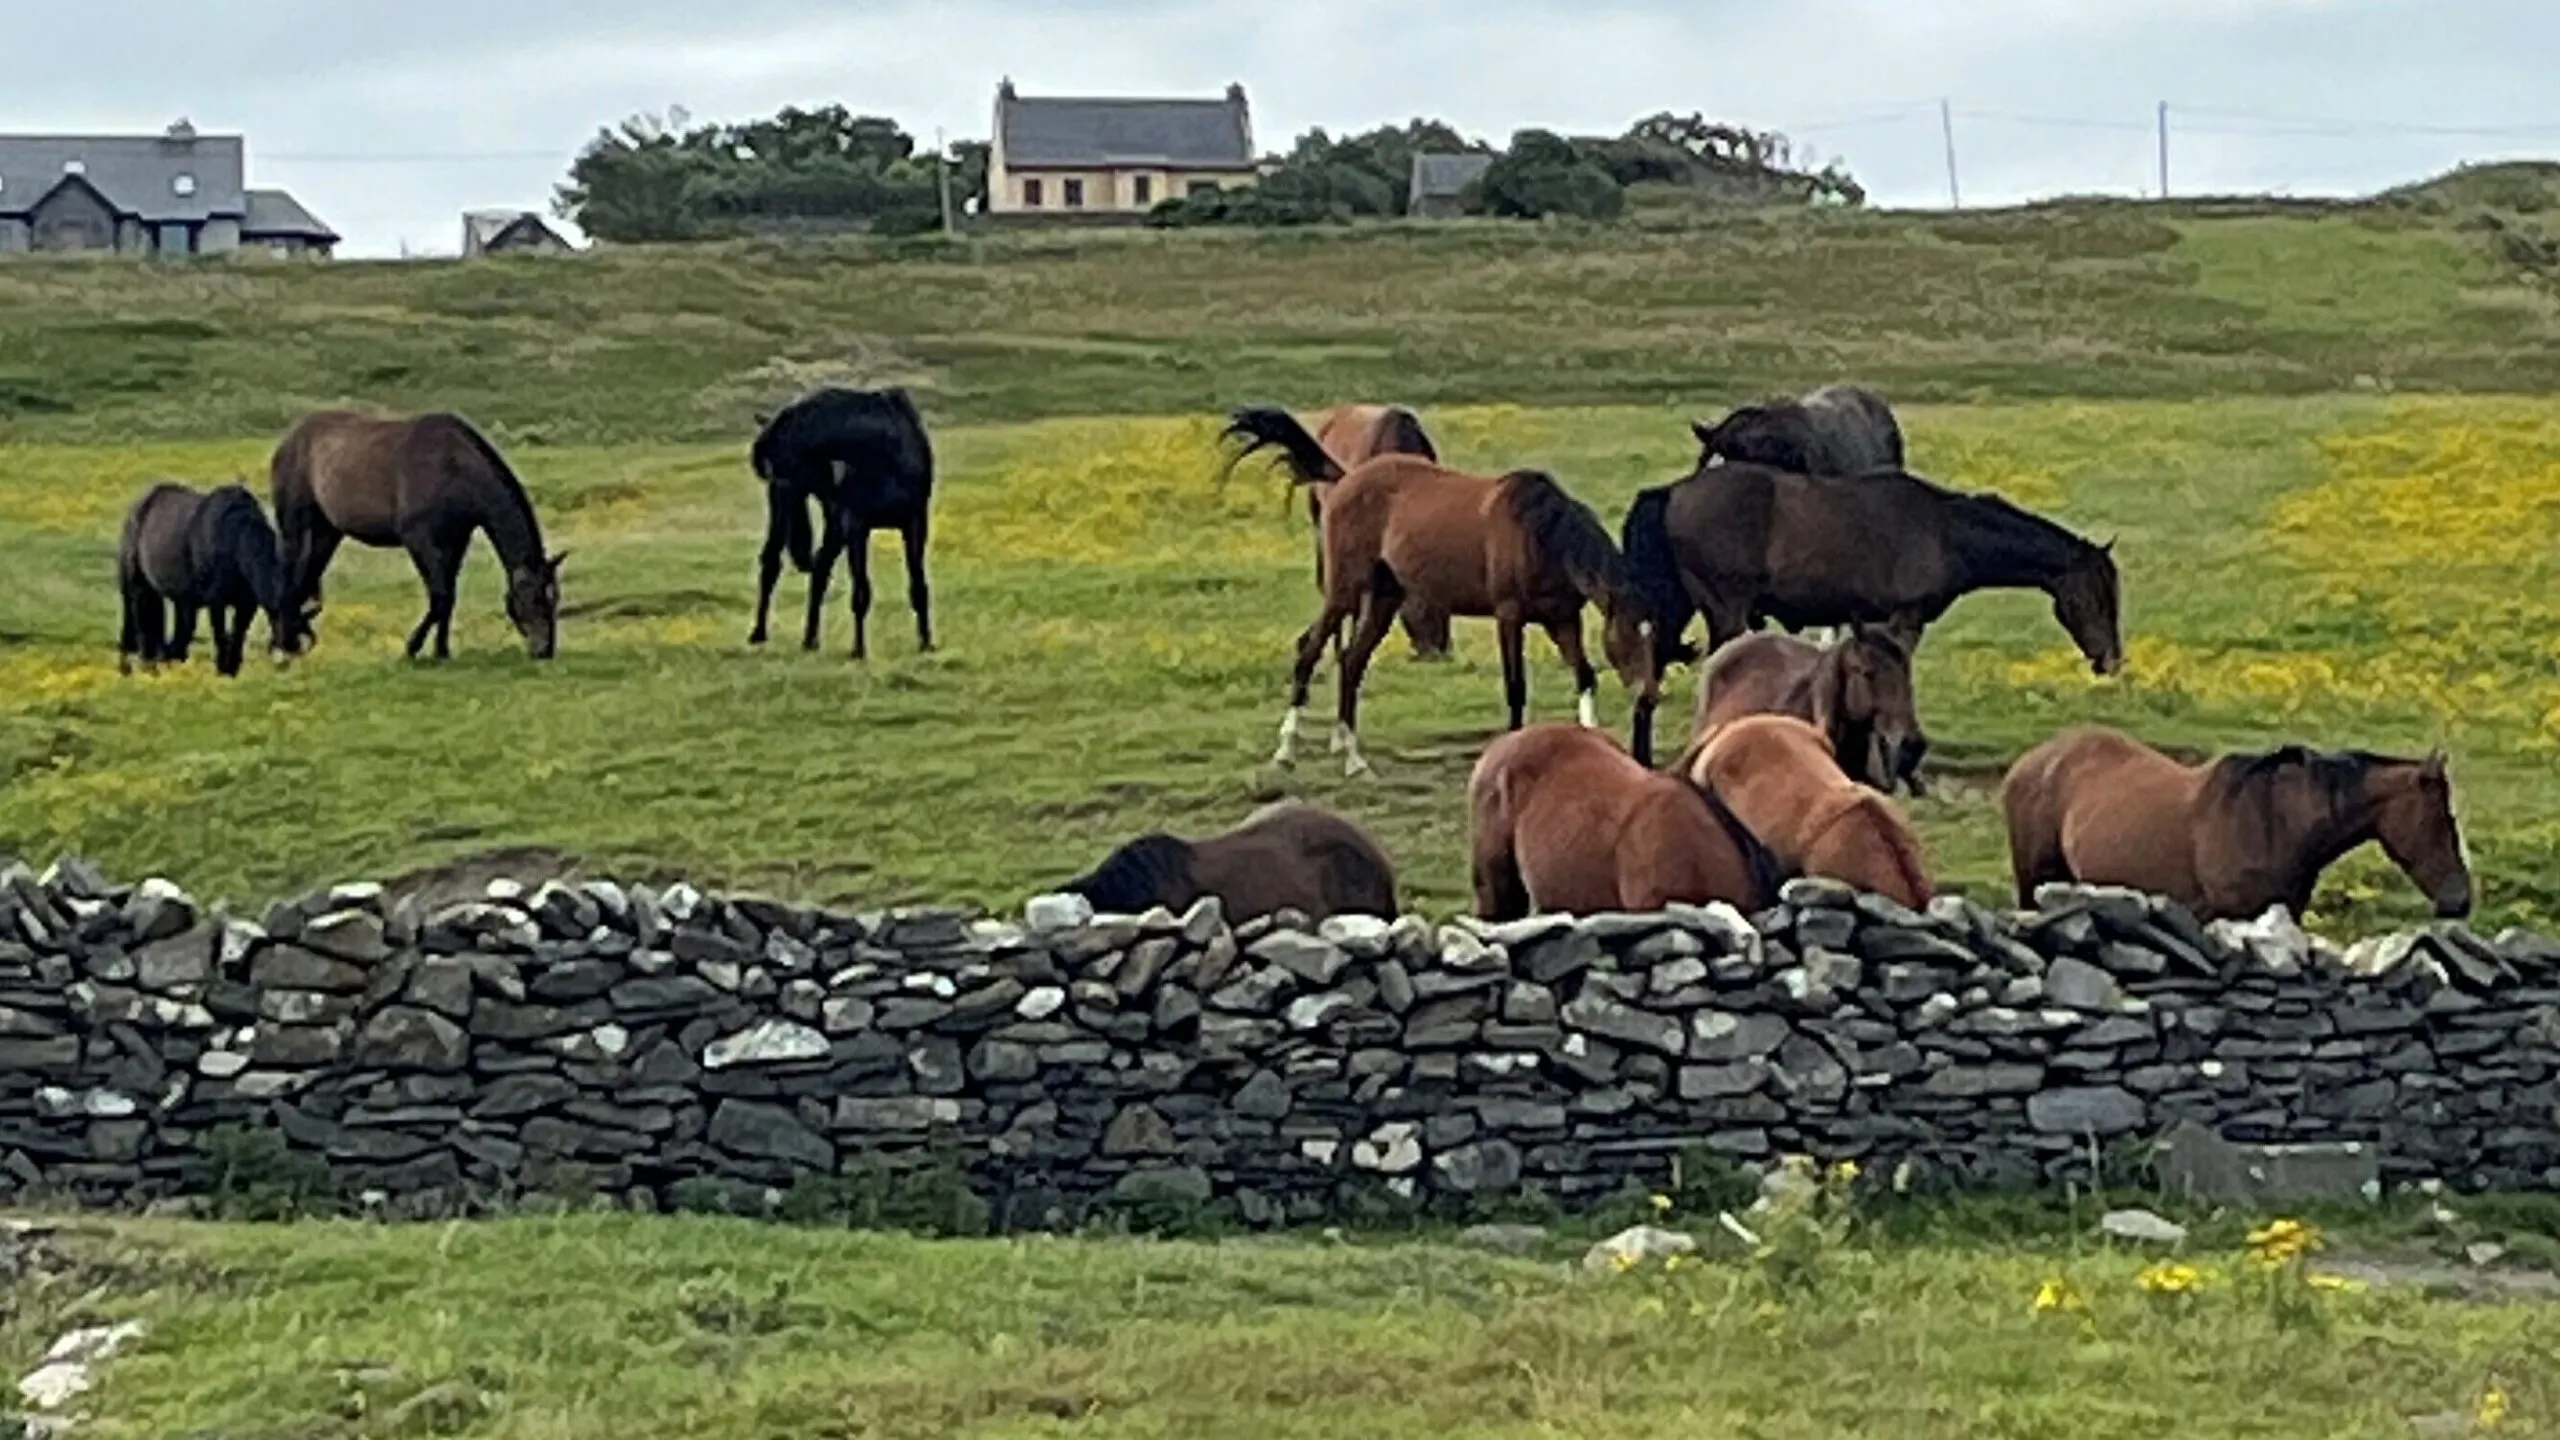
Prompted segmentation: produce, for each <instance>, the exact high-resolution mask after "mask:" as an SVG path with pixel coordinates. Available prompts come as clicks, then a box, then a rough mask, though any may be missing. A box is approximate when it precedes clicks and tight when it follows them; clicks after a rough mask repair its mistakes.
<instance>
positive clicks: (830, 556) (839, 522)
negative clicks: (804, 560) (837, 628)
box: [800, 500, 844, 650]
mask: <svg viewBox="0 0 2560 1440" xmlns="http://www.w3.org/2000/svg"><path fill="white" fill-rule="evenodd" d="M818 513H819V514H820V515H822V516H824V517H825V524H824V525H823V527H822V528H821V529H820V531H819V536H818V553H817V554H815V555H813V556H811V557H810V558H809V619H808V623H807V624H805V625H803V626H802V627H801V628H800V648H801V649H803V650H815V649H817V648H818V617H819V616H820V615H821V614H823V613H824V612H825V610H826V608H827V582H828V581H829V580H831V579H833V578H834V576H835V568H836V557H837V556H839V555H842V554H843V553H844V516H843V515H842V514H841V513H839V512H838V511H837V509H836V507H835V506H834V505H833V504H832V503H830V502H828V501H825V500H820V501H819V502H818Z"/></svg>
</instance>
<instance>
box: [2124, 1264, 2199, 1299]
mask: <svg viewBox="0 0 2560 1440" xmlns="http://www.w3.org/2000/svg"><path fill="white" fill-rule="evenodd" d="M2134 1283H2135V1284H2137V1285H2140V1286H2141V1287H2142V1288H2143V1289H2145V1290H2147V1291H2149V1292H2151V1293H2152V1294H2154V1295H2185V1294H2189V1293H2192V1292H2193V1291H2194V1290H2195V1289H2196V1287H2198V1286H2200V1285H2202V1284H2203V1283H2204V1277H2203V1276H2202V1275H2200V1274H2198V1273H2197V1271H2196V1267H2194V1266H2193V1265H2186V1264H2181V1263H2179V1262H2176V1261H2172V1260H2163V1261H2161V1262H2160V1263H2159V1264H2157V1265H2153V1266H2151V1267H2150V1268H2148V1269H2146V1270H2144V1271H2143V1272H2142V1273H2141V1274H2140V1275H2138V1276H2136V1277H2134Z"/></svg>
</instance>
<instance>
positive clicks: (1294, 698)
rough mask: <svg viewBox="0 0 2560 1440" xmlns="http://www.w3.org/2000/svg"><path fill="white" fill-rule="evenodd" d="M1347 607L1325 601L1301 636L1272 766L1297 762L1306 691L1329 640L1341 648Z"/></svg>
mask: <svg viewBox="0 0 2560 1440" xmlns="http://www.w3.org/2000/svg"><path fill="white" fill-rule="evenodd" d="M1349 616H1350V610H1349V609H1348V607H1346V606H1343V605H1340V604H1337V603H1336V602H1334V601H1333V600H1330V599H1328V600H1326V601H1325V606H1324V611H1323V613H1321V614H1319V615H1318V616H1316V621H1315V623H1314V624H1312V625H1309V626H1308V627H1307V628H1306V631H1305V632H1304V633H1303V634H1301V635H1299V636H1298V658H1297V661H1296V662H1295V664H1294V666H1293V667H1292V669H1291V670H1290V672H1289V709H1288V711H1287V712H1286V713H1284V714H1283V715H1282V716H1281V717H1280V748H1279V749H1277V750H1274V751H1272V752H1271V763H1272V764H1274V765H1281V766H1288V765H1295V764H1297V763H1298V727H1299V724H1300V722H1302V721H1303V720H1304V719H1305V718H1306V714H1307V688H1308V685H1309V683H1310V682H1312V681H1313V680H1314V679H1315V673H1316V666H1317V665H1318V664H1319V663H1321V662H1322V661H1323V659H1324V647H1325V645H1326V643H1327V642H1328V641H1330V642H1334V644H1335V648H1336V649H1337V650H1338V649H1339V648H1340V638H1341V635H1342V622H1343V621H1344V620H1345V619H1347V618H1349Z"/></svg>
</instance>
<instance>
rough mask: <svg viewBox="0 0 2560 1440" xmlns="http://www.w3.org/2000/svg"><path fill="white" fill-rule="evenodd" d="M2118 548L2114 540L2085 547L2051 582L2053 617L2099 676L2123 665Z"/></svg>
mask: <svg viewBox="0 0 2560 1440" xmlns="http://www.w3.org/2000/svg"><path fill="white" fill-rule="evenodd" d="M2115 549H2116V542H2114V541H2113V540H2110V541H2108V542H2106V543H2105V544H2103V545H2086V546H2083V547H2082V549H2081V551H2080V553H2079V554H2078V555H2077V556H2076V557H2075V558H2074V559H2073V560H2072V562H2071V564H2070V565H2069V566H2068V567H2067V568H2065V569H2064V570H2063V571H2062V573H2061V574H2059V575H2057V576H2055V577H2054V581H2053V585H2052V591H2053V618H2054V619H2055V620H2056V621H2058V622H2060V623H2061V625H2062V628H2063V629H2064V630H2065V631H2066V632H2068V633H2069V634H2070V636H2071V642H2072V643H2073V644H2075V645H2077V646H2079V647H2080V653H2081V654H2082V655H2085V656H2087V657H2088V660H2089V669H2090V670H2091V672H2092V673H2095V674H2099V675H2113V674H2115V673H2116V672H2117V671H2119V670H2121V669H2123V668H2124V636H2123V635H2122V633H2120V632H2119V631H2118V629H2117V606H2118V603H2119V600H2120V596H2121V592H2120V590H2119V584H2118V580H2117V576H2116V560H2115Z"/></svg>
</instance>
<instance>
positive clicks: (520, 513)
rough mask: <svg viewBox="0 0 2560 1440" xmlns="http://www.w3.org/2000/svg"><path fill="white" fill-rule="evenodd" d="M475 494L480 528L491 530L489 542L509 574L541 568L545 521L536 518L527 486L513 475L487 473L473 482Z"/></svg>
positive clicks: (473, 495) (474, 498)
mask: <svg viewBox="0 0 2560 1440" xmlns="http://www.w3.org/2000/svg"><path fill="white" fill-rule="evenodd" d="M471 494H472V502H473V505H474V507H475V508H476V509H477V511H478V512H479V520H480V527H481V528H482V529H484V530H486V531H488V532H489V544H490V546H491V548H493V549H495V550H496V551H497V552H498V563H500V564H502V565H504V566H506V567H507V573H508V574H510V575H513V574H517V573H520V572H522V571H526V570H535V569H539V568H541V566H542V560H543V550H542V522H541V521H540V520H539V519H537V518H535V516H534V513H533V500H532V499H531V497H529V496H527V495H526V494H525V493H524V486H522V485H521V484H518V483H517V482H516V481H515V480H514V479H513V478H512V477H509V476H505V475H501V474H495V473H491V474H484V475H481V476H479V477H477V478H475V479H474V480H473V481H472V483H471Z"/></svg>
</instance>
